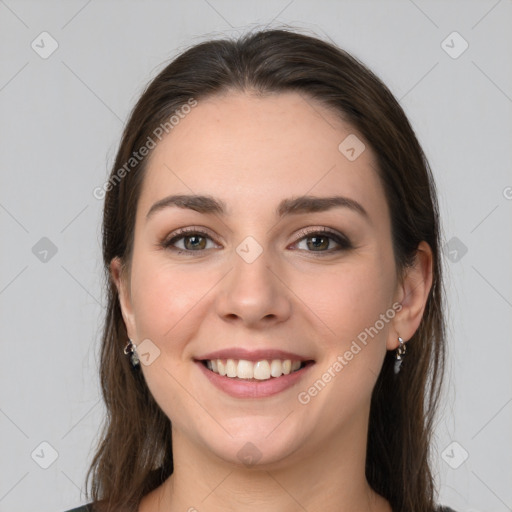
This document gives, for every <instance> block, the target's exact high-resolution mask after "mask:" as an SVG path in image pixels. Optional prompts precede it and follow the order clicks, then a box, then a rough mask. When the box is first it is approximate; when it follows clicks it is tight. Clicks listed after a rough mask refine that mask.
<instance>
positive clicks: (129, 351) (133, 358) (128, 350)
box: [124, 339, 139, 368]
mask: <svg viewBox="0 0 512 512" xmlns="http://www.w3.org/2000/svg"><path fill="white" fill-rule="evenodd" d="M136 348H137V347H136V346H135V344H134V343H133V341H132V340H130V339H129V340H128V343H127V344H126V347H124V353H125V355H127V356H128V355H129V356H130V362H131V363H132V366H133V367H134V368H135V367H136V366H138V365H139V358H138V357H137V352H135V349H136Z"/></svg>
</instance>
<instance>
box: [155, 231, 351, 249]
mask: <svg viewBox="0 0 512 512" xmlns="http://www.w3.org/2000/svg"><path fill="white" fill-rule="evenodd" d="M315 234H321V235H326V236H328V237H329V238H331V239H332V240H334V242H336V243H337V244H338V245H339V248H338V249H330V250H327V251H306V252H310V253H313V254H317V255H322V254H325V255H327V254H333V253H336V252H339V251H342V250H347V249H351V248H353V244H352V242H351V241H350V240H349V238H348V237H347V236H346V235H344V234H343V233H341V232H339V231H335V230H333V229H331V228H327V227H325V226H317V227H308V228H303V229H301V230H299V231H298V232H297V233H296V234H295V235H294V238H296V240H295V241H294V242H293V243H292V245H296V244H298V243H299V242H301V241H302V240H303V239H304V238H307V237H308V236H311V235H315ZM191 235H199V236H202V237H205V238H208V239H210V240H211V241H212V242H213V243H215V244H217V241H216V236H214V235H213V234H212V233H211V231H210V230H209V229H208V228H204V227H202V226H187V227H185V228H179V229H177V230H175V231H173V232H172V233H171V234H170V235H169V236H167V237H165V238H164V239H163V241H162V242H161V243H160V244H159V245H160V246H161V247H163V248H164V249H168V250H171V251H175V252H178V253H180V254H181V253H187V254H193V253H195V252H197V253H204V252H206V251H207V250H208V249H203V250H199V251H192V250H183V249H179V248H177V247H173V245H172V244H171V242H173V241H176V240H180V239H182V238H186V237H187V236H191Z"/></svg>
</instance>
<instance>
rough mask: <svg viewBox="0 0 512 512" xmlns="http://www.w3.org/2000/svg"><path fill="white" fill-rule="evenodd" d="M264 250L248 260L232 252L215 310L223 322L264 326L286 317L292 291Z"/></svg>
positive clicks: (288, 313)
mask: <svg viewBox="0 0 512 512" xmlns="http://www.w3.org/2000/svg"><path fill="white" fill-rule="evenodd" d="M270 263H271V261H270V258H269V257H268V256H267V254H266V251H263V253H262V254H261V255H260V256H259V257H258V258H257V259H256V260H255V261H253V262H252V263H248V262H246V261H245V260H244V259H243V258H241V257H240V256H239V255H238V254H236V253H235V254H234V257H233V264H234V266H233V268H232V270H231V271H230V272H229V273H228V275H227V276H226V277H225V279H223V280H222V281H221V283H220V286H221V288H220V290H219V292H218V295H217V297H216V310H217V314H218V315H219V316H220V317H221V318H222V319H223V320H224V321H226V322H230V323H233V324H236V323H239V324H241V325H244V326H246V327H252V328H258V327H268V326H270V325H273V324H278V323H281V322H284V321H285V320H286V319H288V318H289V317H290V313H291V308H292V305H291V301H290V297H291V295H292V293H291V292H290V290H289V289H288V288H287V286H286V284H285V280H284V279H283V277H281V276H280V275H279V271H277V270H276V269H277V266H276V268H273V267H271V266H270Z"/></svg>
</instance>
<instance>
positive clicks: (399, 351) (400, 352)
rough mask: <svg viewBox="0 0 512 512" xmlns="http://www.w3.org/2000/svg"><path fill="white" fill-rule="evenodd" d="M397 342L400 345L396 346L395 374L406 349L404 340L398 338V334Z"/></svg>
mask: <svg viewBox="0 0 512 512" xmlns="http://www.w3.org/2000/svg"><path fill="white" fill-rule="evenodd" d="M398 342H399V343H400V345H399V346H398V348H397V349H396V352H395V367H394V371H395V375H396V374H397V373H398V372H399V371H400V367H401V366H402V362H403V358H404V354H405V351H406V346H405V343H404V340H403V339H402V338H400V336H398Z"/></svg>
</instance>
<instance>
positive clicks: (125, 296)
mask: <svg viewBox="0 0 512 512" xmlns="http://www.w3.org/2000/svg"><path fill="white" fill-rule="evenodd" d="M95 194H97V195H100V196H101V195H105V208H104V222H103V256H104V263H105V268H106V271H107V278H108V285H107V286H108V297H109V303H108V309H107V316H106V323H105V329H104V336H103V345H102V355H101V383H102V390H103V395H104V399H105V402H106V407H107V410H108V416H107V419H106V423H105V425H104V431H103V434H102V438H101V442H100V444H99V447H98V450H97V452H96V455H95V457H94V460H93V462H92V465H91V468H90V470H89V473H88V479H87V480H88V481H89V478H90V477H92V487H91V489H92V491H91V494H89V495H88V497H90V498H92V502H91V504H90V505H89V507H88V508H87V510H94V511H100V510H101V511H120V510H123V511H138V512H150V511H151V512H163V511H179V510H183V511H186V510H188V511H191V512H192V511H196V510H197V511H199V512H203V511H220V510H222V511H230V510H237V511H249V510H251V511H252V510H265V511H266V512H269V511H270V512H272V511H277V510H279V511H296V510H307V511H315V510H323V511H331V510H332V511H351V512H353V511H386V512H389V511H395V512H406V511H407V512H410V511H412V510H414V511H415V512H427V511H428V512H432V511H434V510H449V509H442V508H439V507H438V506H437V505H436V503H435V487H434V480H433V475H432V471H431V468H430V461H429V442H430V437H431V433H432V426H433V419H434V412H435V409H436V404H437V402H438V399H439V395H440V388H441V378H442V373H443V363H444V342H445V341H444V323H443V309H442V281H441V261H440V252H439V220H438V210H437V203H436V194H435V187H434V182H433V179H432V176H431V173H430V170H429V167H428V163H427V162H426V159H425V157H424V155H423V152H422V150H421V148H420V146H419V144H418V141H417V139H416V137H415V135H414V132H413V130H412V128H411V126H410V124H409V122H408V121H407V119H406V117H405V114H404V112H403V111H402V109H401V107H400V106H399V104H398V103H397V101H396V100H395V99H394V97H393V96H392V94H391V93H390V92H389V91H388V89H387V88H386V87H385V86H384V85H383V84H382V83H381V82H380V80H379V79H378V78H376V77H375V76H374V75H373V74H372V73H371V72H370V71H369V70H368V69H367V68H365V67H364V66H363V65H362V64H360V63H359V62H358V61H357V60H355V59H354V58H353V57H351V56H350V55H348V54H347V53H345V52H344V51H342V50H340V49H338V48H336V47H335V46H333V45H330V44H328V43H326V42H323V41H320V40H318V39H316V38H313V37H309V36H305V35H300V34H297V33H294V32H291V31H283V30H268V31H261V32H257V33H253V34H249V35H246V36H244V37H242V38H240V39H239V40H237V41H229V40H221V41H210V42H206V43H202V44H199V45H197V46H195V47H193V48H191V49H189V50H188V51H186V52H184V53H183V54H182V55H180V56H179V57H178V58H177V59H175V60H174V61H173V62H171V63H170V64H169V65H168V66H167V67H166V68H165V69H164V70H163V71H162V72H161V73H160V74H159V75H158V76H157V77H156V78H155V79H154V80H153V81H152V82H151V84H150V85H149V86H148V88H147V89H146V91H145V92H144V94H143V95H142V97H141V98H140V100H139V101H138V103H137V105H136V106H135V108H134V110H133V112H132V114H131V117H130V119H129V122H128V124H127V126H126V129H125V131H124V134H123V139H122V142H121V146H120V149H119V151H118V154H117V158H116V162H115V165H114V168H113V170H112V173H111V176H110V178H109V180H108V182H106V183H105V185H104V186H103V187H101V188H100V189H98V190H97V191H96V192H95ZM78 510H86V509H85V508H82V509H78Z"/></svg>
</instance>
